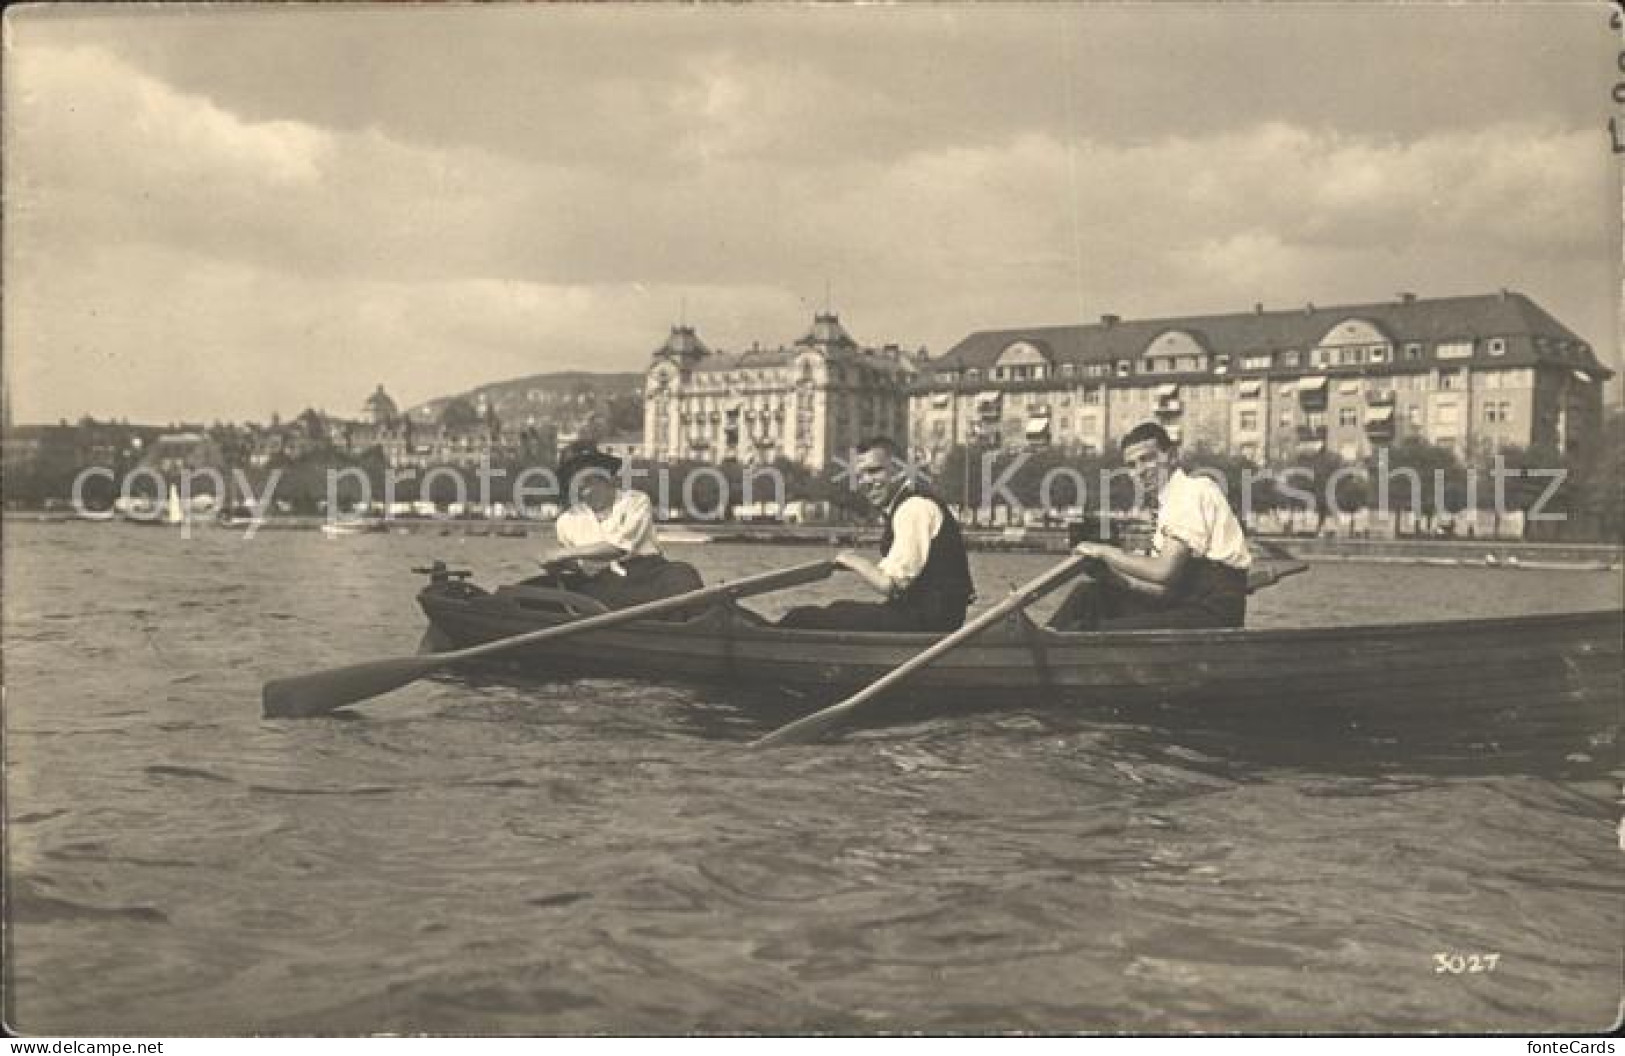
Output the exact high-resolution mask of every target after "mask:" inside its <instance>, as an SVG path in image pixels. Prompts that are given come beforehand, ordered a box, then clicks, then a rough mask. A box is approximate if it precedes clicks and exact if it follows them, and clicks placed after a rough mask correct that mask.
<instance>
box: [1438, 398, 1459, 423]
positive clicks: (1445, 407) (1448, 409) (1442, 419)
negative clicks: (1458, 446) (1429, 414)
mask: <svg viewBox="0 0 1625 1056" xmlns="http://www.w3.org/2000/svg"><path fill="white" fill-rule="evenodd" d="M1460 417H1461V408H1459V407H1457V406H1456V405H1455V404H1453V403H1440V404H1436V405H1434V408H1433V424H1435V425H1455V424H1456V423H1457V421H1459V420H1460Z"/></svg>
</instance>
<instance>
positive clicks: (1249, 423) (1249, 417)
mask: <svg viewBox="0 0 1625 1056" xmlns="http://www.w3.org/2000/svg"><path fill="white" fill-rule="evenodd" d="M1236 428H1237V429H1238V430H1239V431H1241V432H1243V433H1256V432H1257V431H1258V412H1257V411H1242V412H1241V415H1240V416H1239V417H1238V418H1237V419H1236Z"/></svg>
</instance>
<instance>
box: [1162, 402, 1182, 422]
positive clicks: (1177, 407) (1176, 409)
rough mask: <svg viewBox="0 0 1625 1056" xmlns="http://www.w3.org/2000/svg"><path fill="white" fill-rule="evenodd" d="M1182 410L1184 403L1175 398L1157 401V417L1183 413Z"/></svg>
mask: <svg viewBox="0 0 1625 1056" xmlns="http://www.w3.org/2000/svg"><path fill="white" fill-rule="evenodd" d="M1184 411H1185V405H1184V404H1182V403H1180V402H1179V401H1178V400H1177V399H1172V400H1158V401H1157V415H1158V416H1159V417H1169V418H1171V417H1173V416H1174V415H1176V414H1183V413H1184Z"/></svg>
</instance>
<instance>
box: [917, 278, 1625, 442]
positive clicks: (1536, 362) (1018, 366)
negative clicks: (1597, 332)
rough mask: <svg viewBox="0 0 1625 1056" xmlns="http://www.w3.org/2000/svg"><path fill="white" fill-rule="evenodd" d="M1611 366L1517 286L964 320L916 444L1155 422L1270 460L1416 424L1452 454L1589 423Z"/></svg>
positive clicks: (934, 367) (1596, 422)
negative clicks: (1076, 320) (977, 328)
mask: <svg viewBox="0 0 1625 1056" xmlns="http://www.w3.org/2000/svg"><path fill="white" fill-rule="evenodd" d="M1611 376H1612V371H1610V370H1608V369H1607V368H1605V367H1603V366H1602V364H1601V363H1600V362H1599V361H1598V359H1597V356H1596V354H1595V353H1594V351H1593V350H1592V348H1591V346H1590V345H1589V344H1587V343H1586V342H1585V341H1584V340H1582V339H1581V338H1580V337H1578V336H1577V335H1575V334H1574V332H1573V331H1571V330H1569V329H1568V327H1566V326H1564V325H1563V324H1562V323H1560V322H1558V321H1557V320H1556V319H1555V318H1553V317H1552V316H1551V315H1550V314H1548V313H1547V312H1546V311H1545V310H1544V309H1542V308H1541V307H1540V306H1539V305H1537V304H1536V303H1535V302H1534V301H1532V300H1530V299H1529V298H1528V297H1525V296H1524V295H1522V294H1519V293H1515V292H1512V291H1508V290H1502V291H1501V292H1499V293H1492V294H1487V295H1481V296H1470V297H1445V298H1419V297H1416V296H1414V295H1412V294H1401V295H1400V297H1399V299H1398V300H1395V301H1389V302H1384V303H1380V304H1355V305H1341V306H1334V307H1316V306H1314V305H1307V306H1305V307H1303V308H1296V309H1291V310H1272V311H1266V310H1265V309H1264V307H1263V306H1262V305H1256V306H1254V308H1253V310H1252V311H1246V312H1235V313H1231V314H1226V315H1207V316H1188V317H1182V318H1171V319H1145V320H1125V319H1119V318H1118V317H1116V316H1111V315H1106V316H1102V317H1101V319H1100V321H1099V322H1098V323H1093V324H1089V325H1084V326H1050V327H1030V328H1021V329H1011V330H989V331H981V332H977V333H973V334H971V335H970V336H968V337H966V338H965V339H964V340H962V341H960V342H959V343H958V344H957V345H955V346H954V347H953V348H951V349H950V350H949V351H948V352H947V353H945V354H944V355H943V356H942V357H941V358H940V359H938V360H936V361H935V362H933V363H932V364H930V367H929V369H928V371H927V372H925V373H923V374H922V375H921V377H920V378H919V379H918V380H917V381H916V382H915V384H914V386H913V389H912V392H911V395H910V398H909V420H910V421H909V436H910V437H911V438H912V444H913V448H914V452H915V455H916V457H918V458H929V459H931V460H933V461H936V460H939V459H941V458H942V457H943V456H944V455H946V453H947V452H948V451H949V450H950V449H952V448H953V447H954V446H956V445H972V446H976V445H983V446H1000V447H1007V448H1009V447H1022V446H1042V445H1049V444H1058V445H1065V446H1068V447H1071V448H1074V449H1077V450H1082V451H1097V452H1104V451H1108V450H1110V448H1111V446H1112V444H1114V443H1115V441H1116V439H1117V438H1118V437H1120V436H1122V435H1123V434H1124V433H1125V432H1127V431H1128V430H1129V429H1130V428H1132V427H1133V426H1134V425H1136V424H1137V423H1139V422H1142V421H1146V420H1155V421H1159V422H1161V423H1163V424H1164V425H1165V426H1167V428H1168V430H1169V432H1170V433H1171V434H1172V435H1173V436H1175V437H1176V438H1178V439H1179V440H1181V441H1182V443H1183V445H1184V446H1185V447H1186V448H1187V449H1193V448H1196V447H1198V446H1206V447H1208V448H1209V449H1212V450H1216V451H1226V452H1229V453H1232V454H1237V455H1242V456H1244V457H1247V458H1249V459H1252V460H1253V461H1255V462H1257V463H1260V464H1264V463H1270V464H1281V463H1285V462H1288V461H1291V460H1292V459H1293V458H1295V457H1297V456H1299V455H1302V454H1306V453H1312V452H1316V451H1334V452H1336V453H1337V454H1339V455H1340V456H1342V457H1343V458H1344V459H1345V460H1354V459H1361V458H1364V457H1366V456H1368V455H1370V454H1371V453H1372V452H1373V451H1374V450H1375V449H1376V448H1377V447H1379V446H1381V445H1384V444H1390V443H1393V442H1394V441H1395V440H1398V439H1400V438H1402V437H1407V436H1417V437H1421V438H1424V439H1426V440H1428V441H1431V442H1434V443H1438V444H1443V445H1448V446H1451V447H1453V448H1455V449H1456V451H1457V453H1458V454H1459V455H1461V456H1462V457H1464V458H1466V457H1472V456H1474V455H1476V454H1478V453H1481V452H1485V451H1493V450H1495V449H1498V448H1501V447H1505V446H1509V445H1520V446H1529V445H1532V444H1549V445H1552V446H1555V447H1557V448H1560V449H1562V450H1565V451H1568V452H1571V453H1572V452H1574V451H1576V450H1578V449H1579V448H1581V447H1582V446H1583V445H1585V444H1586V443H1588V442H1592V438H1595V437H1596V436H1597V435H1598V430H1599V428H1600V425H1601V416H1602V387H1603V383H1604V382H1605V381H1606V380H1607V379H1608V378H1609V377H1611Z"/></svg>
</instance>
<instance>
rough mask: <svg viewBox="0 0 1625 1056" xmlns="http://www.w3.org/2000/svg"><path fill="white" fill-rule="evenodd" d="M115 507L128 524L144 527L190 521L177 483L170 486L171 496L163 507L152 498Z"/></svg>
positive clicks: (180, 523)
mask: <svg viewBox="0 0 1625 1056" xmlns="http://www.w3.org/2000/svg"><path fill="white" fill-rule="evenodd" d="M115 509H117V510H118V512H119V514H120V515H121V516H122V517H123V520H124V522H125V523H126V524H137V525H140V526H141V527H143V528H170V527H177V526H179V525H183V524H186V523H188V520H189V518H188V517H187V516H186V508H185V507H184V506H182V505H181V492H180V489H179V488H177V487H176V486H175V485H173V484H171V485H170V486H169V498H168V499H167V500H166V501H165V503H164V505H163V506H162V507H159V505H158V504H157V503H156V502H154V501H153V500H151V499H138V500H132V501H130V502H129V503H128V504H126V505H123V506H119V505H118V504H115Z"/></svg>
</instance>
